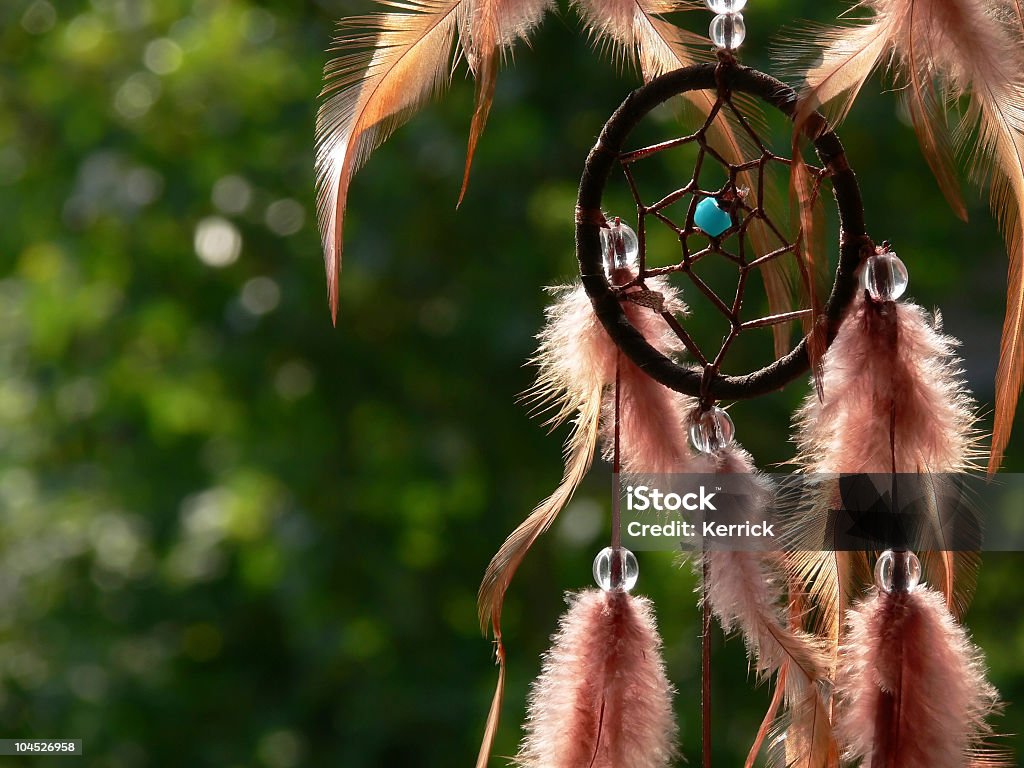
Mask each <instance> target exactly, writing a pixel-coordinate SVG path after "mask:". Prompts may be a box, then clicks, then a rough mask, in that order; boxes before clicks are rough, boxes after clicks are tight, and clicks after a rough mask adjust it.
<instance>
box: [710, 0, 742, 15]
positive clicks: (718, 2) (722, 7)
mask: <svg viewBox="0 0 1024 768" xmlns="http://www.w3.org/2000/svg"><path fill="white" fill-rule="evenodd" d="M705 2H707V4H708V8H710V9H711V12H712V13H739V12H740V11H742V10H743V9H744V8H746V7H747V0H705Z"/></svg>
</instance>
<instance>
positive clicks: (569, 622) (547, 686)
mask: <svg viewBox="0 0 1024 768" xmlns="http://www.w3.org/2000/svg"><path fill="white" fill-rule="evenodd" d="M675 737H676V723H675V716H674V713H673V710H672V688H671V685H670V684H669V681H668V678H667V677H666V674H665V664H664V662H663V661H662V657H661V639H660V638H659V637H658V632H657V627H656V625H655V621H654V613H653V610H652V608H651V603H650V601H649V600H647V599H645V598H641V597H634V596H633V595H630V594H628V593H627V592H625V591H623V590H621V589H617V590H612V591H609V592H602V591H600V590H596V589H589V590H585V591H583V592H581V593H579V594H577V595H573V596H570V598H569V610H568V612H567V613H566V614H565V615H564V616H563V617H562V619H561V621H560V622H559V629H558V632H557V634H556V635H555V636H554V638H553V646H552V648H551V650H550V651H548V653H547V655H546V656H545V659H544V667H543V671H542V672H541V675H540V677H539V678H538V679H537V680H536V681H535V682H534V685H533V688H532V690H531V693H530V705H529V717H528V720H527V723H526V735H525V738H524V739H523V743H522V747H521V748H520V751H519V754H518V755H517V756H516V758H515V764H516V765H518V766H520V768H667V766H669V765H670V764H671V761H672V757H673V756H674V754H675V752H676V748H675Z"/></svg>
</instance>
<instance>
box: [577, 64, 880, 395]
mask: <svg viewBox="0 0 1024 768" xmlns="http://www.w3.org/2000/svg"><path fill="white" fill-rule="evenodd" d="M723 89H724V91H725V92H726V93H730V92H733V91H735V92H741V93H746V94H750V95H752V96H756V97H758V98H759V99H761V100H763V101H765V102H767V103H768V104H770V105H771V106H773V107H774V108H776V109H777V110H779V111H780V112H782V113H783V114H785V115H786V116H787V117H789V118H790V119H792V118H793V112H794V108H795V105H796V100H797V96H796V93H795V92H794V91H793V89H792V88H790V87H789V86H787V85H785V84H784V83H782V82H780V81H778V80H776V79H775V78H773V77H771V76H769V75H766V74H764V73H762V72H758V71H756V70H753V69H750V68H749V67H743V66H740V65H738V64H736V63H735V62H732V61H728V60H723V62H721V63H719V64H700V65H695V66H691V67H686V68H684V69H680V70H676V71H675V72H670V73H668V74H666V75H663V76H661V77H659V78H656V79H655V80H652V81H651V82H650V83H648V84H647V85H645V86H643V87H641V88H638V89H637V90H635V91H633V92H632V93H631V94H629V96H627V97H626V99H625V101H623V102H622V104H621V105H620V106H619V108H618V109H617V110H616V111H615V113H614V114H613V115H612V116H611V118H610V119H609V120H608V122H607V123H605V125H604V129H603V130H602V131H601V135H600V137H599V138H598V140H597V143H596V144H595V145H594V148H593V149H592V150H591V151H590V154H589V156H588V157H587V162H586V165H585V166H584V169H583V177H582V179H581V180H580V189H579V197H578V199H577V208H576V256H577V258H578V260H579V264H580V275H581V276H582V280H583V285H584V287H585V288H586V291H587V294H588V295H589V296H590V299H591V301H592V302H593V305H594V310H595V312H596V314H597V316H598V318H600V320H601V323H602V324H603V325H604V327H605V329H606V330H607V331H608V333H609V335H610V336H611V337H612V339H613V340H614V342H615V344H616V345H617V346H618V347H619V349H620V350H621V351H622V352H623V353H624V354H625V355H626V356H627V357H629V359H630V360H632V361H633V362H634V363H635V364H636V365H637V366H639V367H640V368H641V369H643V370H644V371H645V372H646V373H648V374H649V375H650V376H651V377H653V378H654V379H655V380H656V381H658V382H660V383H661V384H664V385H665V386H667V387H669V388H671V389H674V390H677V391H679V392H683V393H686V394H689V395H693V396H700V397H702V399H704V400H705V401H706V400H709V399H713V400H723V399H725V400H735V399H744V398H750V397H756V396H757V395H761V394H765V393H767V392H771V391H774V390H777V389H780V388H781V387H783V386H785V385H786V384H788V383H789V382H790V381H792V380H793V379H795V378H797V377H798V376H801V375H803V374H804V373H806V372H807V370H808V365H809V363H808V353H807V339H806V338H805V339H803V340H801V341H800V343H799V344H798V345H797V346H796V347H794V348H793V350H792V351H790V352H789V353H788V354H786V355H785V356H783V357H781V358H779V359H777V360H775V361H774V362H773V363H771V364H769V365H767V366H765V367H764V368H761V369H760V370H757V371H753V372H751V373H748V374H745V375H741V376H728V375H725V374H722V373H721V372H719V371H718V370H717V367H715V366H703V367H702V366H686V365H681V364H679V363H677V362H675V361H673V360H672V359H670V358H668V357H666V356H665V355H663V354H662V353H661V352H659V351H658V350H657V349H655V348H654V347H653V346H651V345H650V344H649V343H648V342H647V340H646V339H645V338H644V337H643V335H641V333H640V332H639V331H638V330H637V329H636V328H635V327H634V326H633V325H632V324H631V323H630V321H629V319H628V318H627V317H626V313H625V312H624V311H623V309H622V305H621V295H620V294H619V293H617V292H616V291H615V290H614V289H613V288H612V286H611V285H610V284H609V282H608V277H607V276H606V274H605V270H604V259H603V253H602V247H601V234H600V230H601V227H602V226H603V224H604V216H603V214H602V212H601V198H602V194H603V192H604V188H605V185H606V184H607V182H608V178H609V175H610V173H611V170H612V168H613V166H614V165H615V163H616V161H617V160H618V158H619V156H620V153H621V151H622V147H623V142H624V141H625V139H626V137H627V136H628V135H629V133H630V132H631V131H632V130H633V128H634V127H635V126H636V125H637V124H638V123H639V122H640V120H641V119H642V118H643V117H644V116H645V115H647V113H649V112H650V111H651V110H652V109H654V108H655V107H657V106H658V105H660V104H662V103H663V102H665V101H667V100H668V99H670V98H672V97H673V96H677V95H679V94H681V93H685V92H686V91H692V90H712V91H716V92H719V93H721V92H722V91H723ZM803 133H804V135H805V136H806V137H807V138H808V139H809V140H811V142H812V143H813V145H814V148H815V150H816V151H817V154H818V158H819V159H820V161H821V163H822V165H823V167H824V170H825V171H827V174H828V178H829V180H830V182H831V184H832V189H833V193H834V195H835V199H836V203H837V205H838V208H839V220H840V225H841V234H840V253H839V263H838V266H837V269H836V275H835V281H834V283H833V286H832V292H831V294H830V296H829V298H828V301H827V302H826V304H825V308H824V313H823V316H822V318H821V320H822V322H824V323H825V324H826V329H825V331H826V339H827V342H828V343H831V341H832V339H833V338H834V337H835V334H836V331H837V330H838V328H839V324H840V322H841V320H842V316H843V313H844V310H845V308H846V307H847V305H848V304H849V303H850V301H851V300H852V298H853V297H854V294H855V292H856V282H857V268H858V266H859V265H860V262H861V260H862V259H863V258H864V257H866V255H867V254H869V253H871V252H872V249H873V245H872V243H871V240H870V239H869V238H868V237H867V234H866V233H865V225H864V207H863V203H862V201H861V196H860V190H859V188H858V186H857V179H856V177H855V175H854V173H853V171H852V170H851V169H850V167H849V165H848V164H847V162H846V153H845V152H844V150H843V147H842V144H840V142H839V139H838V138H837V137H836V135H835V133H834V132H833V131H832V130H831V129H830V127H829V126H828V123H827V122H826V120H825V118H824V117H822V116H821V115H820V114H818V113H816V112H815V113H814V114H813V115H812V116H811V117H810V119H808V120H806V121H805V123H804V125H803Z"/></svg>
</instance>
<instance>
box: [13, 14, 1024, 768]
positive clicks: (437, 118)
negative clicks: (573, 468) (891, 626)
mask: <svg viewBox="0 0 1024 768" xmlns="http://www.w3.org/2000/svg"><path fill="white" fill-rule="evenodd" d="M844 7H845V6H843V5H840V4H839V3H834V2H827V3H820V2H817V1H816V0H803V2H792V1H789V0H787V2H782V0H755V2H753V3H752V4H751V7H750V8H749V9H748V13H747V22H748V28H749V38H748V44H747V45H746V46H745V50H744V58H745V60H746V61H747V62H748V63H751V64H754V65H758V66H761V67H770V66H771V65H770V63H769V59H768V52H769V50H770V49H771V46H772V44H773V41H774V40H777V39H778V35H780V33H784V30H785V29H787V28H788V29H792V28H795V27H801V26H805V25H806V22H807V20H809V19H812V18H817V19H819V20H827V19H829V18H834V16H835V15H836V14H837V13H839V12H840V11H841V10H843V8H844ZM368 8H369V6H368V5H365V4H359V5H357V4H351V3H346V2H342V1H341V0H321V1H320V2H311V1H307V2H293V1H285V0H280V1H279V2H265V3H258V2H247V1H246V0H194V1H192V2H188V1H186V0H159V2H158V1H157V0H92V2H84V1H78V0H50V2H47V1H46V0H5V2H3V3H2V4H0V260H2V279H0V606H2V609H0V737H12V738H14V737H19V738H21V737H38V738H56V737H68V738H71V737H74V738H81V739H83V740H84V742H85V749H86V754H87V757H86V758H85V761H84V764H87V765H90V766H110V767H114V766H118V767H124V768H135V767H141V766H180V765H189V766H193V767H194V768H202V767H204V766H218V767H219V768H240V767H242V766H254V767H255V766H265V767H266V768H291V767H292V766H353V767H355V766H405V765H409V766H444V767H447V766H465V765H469V764H471V761H472V760H473V759H474V758H475V754H476V748H477V744H478V739H479V736H480V733H481V730H482V726H483V720H484V717H485V715H486V709H487V706H488V703H489V699H490V695H491V691H492V685H493V682H494V678H495V670H494V667H493V666H492V662H491V646H490V643H489V642H488V641H486V640H484V639H482V638H481V636H480V634H479V631H478V629H477V624H476V611H475V607H474V600H475V592H476V587H477V584H478V582H479V578H480V576H481V574H482V572H483V569H484V567H485V565H486V564H487V561H488V559H489V558H490V556H491V554H492V553H493V552H494V550H495V549H496V548H497V547H498V545H499V544H500V543H501V541H502V540H503V538H504V536H505V535H506V533H507V532H508V531H509V530H511V529H512V528H513V527H514V526H515V525H516V524H517V522H518V521H519V520H520V519H521V518H522V517H523V516H524V515H525V514H526V513H527V512H528V511H529V510H530V509H531V508H532V506H533V505H534V504H535V503H536V501H537V500H539V499H540V498H542V497H543V496H545V495H546V494H547V493H548V492H549V491H550V490H551V489H552V488H553V487H554V485H555V484H556V482H557V480H558V478H559V476H560V470H561V465H560V442H561V440H562V439H563V437H564V431H562V430H559V431H558V432H556V433H555V434H552V435H547V434H545V432H544V430H543V429H542V428H541V427H540V426H539V425H538V423H536V422H535V421H531V420H530V418H529V417H528V415H527V413H526V411H525V409H524V408H523V407H522V406H521V405H518V404H517V403H516V396H517V394H518V393H520V392H522V391H523V390H524V389H526V388H527V387H528V386H529V384H530V382H531V376H532V372H531V371H530V370H529V369H528V368H524V367H523V363H524V361H525V360H526V358H527V357H528V356H529V354H530V353H531V351H532V348H533V339H532V336H533V334H534V333H536V331H537V330H538V328H539V327H540V324H541V321H542V310H543V307H544V304H545V299H546V297H545V295H544V293H543V292H542V290H541V288H542V286H545V285H550V284H553V283H556V282H560V281H564V280H567V279H569V278H570V277H571V276H572V274H573V273H574V257H573V244H572V234H573V227H572V212H573V205H574V200H575V185H576V183H577V181H578V178H579V173H580V170H581V167H582V162H583V159H584V157H585V154H586V151H587V150H588V148H589V147H590V145H591V144H592V143H593V140H594V138H595V136H596V134H597V132H598V130H599V128H600V126H601V124H602V122H603V121H604V119H605V118H606V117H607V115H608V114H610V112H611V111H612V109H613V108H614V107H615V106H616V105H617V104H618V103H619V101H621V99H622V98H623V96H624V95H625V94H626V93H627V92H628V90H629V89H630V88H632V87H634V86H635V85H636V84H637V83H638V80H637V77H636V76H635V74H633V73H631V72H630V71H628V70H627V71H623V70H622V69H621V68H620V67H618V66H617V65H616V64H614V63H610V62H608V61H607V60H604V59H601V58H599V57H598V56H597V55H595V53H594V52H593V51H592V50H591V48H590V45H589V44H588V42H587V40H586V39H585V36H584V35H583V34H582V33H581V30H580V25H579V23H578V21H577V20H576V17H575V15H574V14H573V13H572V12H571V11H569V10H567V9H566V8H564V7H563V8H562V9H560V12H559V14H557V15H553V16H549V17H548V18H547V20H546V22H545V23H544V25H543V27H542V28H541V29H540V31H539V33H538V34H537V35H536V36H535V38H534V42H533V45H532V48H530V49H527V48H525V47H522V46H521V47H520V48H519V49H518V50H517V55H516V60H515V63H514V65H513V66H510V67H507V68H506V70H505V71H504V72H503V73H502V75H501V77H500V79H499V84H498V91H497V96H496V99H495V105H494V109H493V112H492V117H491V123H490V125H489V127H488V130H487V132H486V134H485V136H484V139H483V142H482V144H481V147H480V150H479V152H478V155H477V160H476V165H475V168H474V173H473V178H472V183H471V186H470V190H469V193H468V195H467V197H466V200H465V202H464V204H463V205H462V207H461V209H459V210H458V211H456V210H455V200H456V198H457V194H458V187H459V182H460V179H461V169H462V162H463V153H464V147H465V141H466V135H467V130H468V125H469V118H470V115H471V111H472V103H473V88H472V84H471V82H469V81H468V80H467V79H466V78H465V77H464V76H463V73H462V70H460V71H459V73H458V75H457V76H456V78H455V83H454V85H453V87H452V89H451V90H450V92H449V93H448V95H447V96H446V98H445V99H444V100H443V101H442V102H440V103H438V104H435V105H432V106H430V107H428V108H427V109H425V110H424V111H423V112H422V113H421V114H419V115H418V116H417V117H416V118H415V119H414V120H413V121H412V122H411V123H410V124H409V125H407V126H406V127H405V128H403V129H401V130H399V131H398V132H397V133H396V134H395V136H394V137H393V138H392V140H391V141H390V142H388V144H386V145H385V146H384V147H383V148H382V149H381V150H379V151H378V152H377V153H376V154H375V155H374V156H373V157H372V158H371V160H370V162H369V164H368V166H367V167H366V168H365V169H364V170H363V172H362V173H360V174H359V175H358V176H357V178H356V181H355V183H354V185H353V188H352V193H351V198H350V199H351V205H350V208H349V214H348V219H347V226H346V250H345V268H344V274H343V280H342V289H341V306H342V309H341V316H340V320H339V327H338V328H337V329H332V328H331V325H330V321H329V317H328V312H327V307H326V301H325V289H324V279H323V274H322V262H321V257H320V245H319V238H318V236H317V233H316V226H315V209H314V193H313V173H312V162H313V145H312V144H313V125H314V116H315V111H316V104H317V101H316V95H317V93H318V91H319V88H320V82H321V71H322V67H323V64H324V62H325V60H326V55H325V53H324V51H325V49H326V48H327V47H328V45H329V43H330V37H331V31H332V28H333V25H334V23H335V21H336V19H337V18H339V17H340V16H343V15H348V14H351V13H353V12H365V11H366V10H368ZM709 19H710V14H706V13H694V14H690V15H687V16H685V17H683V18H682V19H681V22H682V23H683V24H684V25H685V26H686V27H688V28H689V29H691V30H693V31H698V32H703V31H704V29H705V25H706V24H707V22H708V21H709ZM841 134H842V137H843V139H844V142H845V144H846V146H847V149H848V152H849V156H850V158H851V161H852V163H853V165H854V167H855V168H856V169H857V171H858V174H859V177H860V179H861V183H862V186H863V189H864V196H865V203H866V207H867V216H868V221H869V225H870V230H871V232H872V233H873V234H874V235H875V237H876V238H877V239H882V238H885V237H888V238H890V239H892V240H894V241H895V242H896V246H897V248H898V250H899V253H900V254H901V256H902V257H903V258H904V260H905V261H906V262H907V264H908V266H909V268H910V271H911V275H912V283H911V293H912V294H913V295H914V296H915V297H916V298H917V299H918V300H919V301H920V302H921V303H923V304H924V305H926V306H929V307H930V306H933V305H941V307H942V309H943V311H944V315H945V318H946V326H947V328H948V330H949V331H950V332H951V333H953V334H955V335H957V336H959V337H960V338H962V339H963V341H964V345H963V348H962V349H963V354H964V357H965V361H966V362H965V366H966V369H967V376H968V378H969V380H970V383H971V386H972V387H973V389H974V391H975V392H976V393H977V395H978V398H979V400H980V401H981V403H983V404H984V405H983V410H984V415H985V416H986V417H988V416H990V412H991V407H990V403H991V401H992V379H993V374H994V369H995V363H996V354H997V348H998V335H999V329H1000V323H1001V317H1002V312H1003V305H1004V286H1005V263H1006V260H1005V256H1004V254H1003V253H1002V245H1001V241H1000V238H999V235H998V231H997V227H996V225H995V223H994V221H993V219H992V217H991V216H990V215H989V213H988V211H987V207H986V204H985V201H984V199H983V197H981V196H979V194H978V193H976V192H975V191H973V190H969V191H968V196H969V202H970V209H971V214H972V220H971V223H970V224H969V225H965V224H963V223H961V222H959V221H958V220H956V219H955V218H954V217H953V216H952V215H951V214H950V213H949V211H948V209H947V207H946V206H945V204H944V203H943V201H942V199H941V197H940V196H939V194H938V191H937V189H936V186H935V184H934V183H933V182H932V181H931V178H930V175H929V173H928V170H927V167H926V166H925V164H924V163H923V161H922V159H921V156H920V153H919V151H918V149H917V145H916V142H915V139H914V136H913V132H912V130H911V129H910V128H909V127H908V120H907V119H906V116H905V115H904V114H903V113H902V112H901V110H900V108H899V106H898V100H897V98H896V97H895V95H894V94H892V93H886V94H882V93H881V84H880V83H878V82H875V83H873V84H872V86H871V87H870V88H868V89H867V90H866V92H865V93H864V94H863V96H862V97H861V99H860V100H859V102H858V105H857V107H856V109H855V110H854V111H853V113H852V115H851V117H850V118H849V119H848V121H847V123H846V124H845V125H844V126H843V130H842V132H841ZM694 322H696V323H698V324H699V323H700V322H701V321H700V319H699V318H698V319H696V320H695V321H694ZM805 392H806V388H805V386H804V385H803V384H795V385H793V386H791V387H790V388H788V389H787V390H786V391H785V392H783V393H781V394H779V395H777V396H772V397H770V398H767V399H765V400H762V401H759V402H758V403H756V404H747V403H739V404H737V405H736V406H735V407H734V408H733V410H732V413H733V416H734V418H735V421H736V423H737V425H738V429H739V437H740V439H741V440H742V441H743V442H744V443H745V445H746V446H747V447H748V448H749V449H750V450H751V451H752V452H753V454H754V455H755V457H756V458H757V460H758V462H759V463H760V464H761V465H762V466H769V465H772V464H775V463H778V462H783V461H785V460H786V459H787V457H789V456H790V455H791V454H792V446H791V445H790V443H789V442H788V421H789V414H790V413H791V412H792V410H793V408H794V407H795V406H796V405H797V404H798V403H799V401H800V399H801V398H802V397H803V395H804V393H805ZM1022 458H1024V428H1022V425H1021V424H1020V420H1018V429H1017V434H1016V435H1015V441H1014V444H1013V446H1012V448H1011V451H1010V453H1009V454H1008V459H1007V462H1006V466H1007V467H1008V468H1011V469H1017V470H1018V471H1019V469H1020V468H1021V466H1022ZM608 489H609V475H608V471H607V468H604V467H598V468H597V469H595V471H594V472H593V473H592V477H591V478H590V479H589V480H588V482H587V483H586V484H585V486H584V487H583V489H582V490H581V492H580V493H579V494H578V496H577V499H576V501H575V502H574V503H573V504H572V506H571V507H570V508H569V509H568V510H567V511H566V512H565V514H564V516H563V519H562V520H561V521H560V522H559V523H558V524H557V525H556V527H555V528H554V529H553V531H552V532H551V533H550V534H549V535H548V536H546V537H545V538H543V539H542V540H541V542H540V543H539V544H538V545H537V546H536V547H535V549H534V551H533V552H532V553H531V555H530V557H529V558H528V560H527V562H526V564H525V566H524V567H523V568H522V570H521V572H520V575H519V578H518V579H517V580H516V582H515V584H514V586H513V588H512V590H511V592H510V595H509V600H508V604H507V608H506V612H505V615H506V624H505V627H506V639H507V642H508V650H509V655H510V670H509V686H508V695H507V700H506V706H505V709H504V721H503V725H502V728H501V732H500V736H499V739H498V744H497V753H498V754H504V755H508V754H511V753H512V752H514V750H515V744H516V741H517V739H518V728H519V723H520V720H521V713H522V710H523V700H524V696H525V693H526V690H527V686H528V684H529V681H530V680H531V679H532V677H533V676H534V675H535V674H536V672H537V670H538V666H539V661H538V656H539V654H540V653H541V651H542V650H543V649H544V647H545V646H546V644H547V636H548V635H549V633H550V632H551V631H552V629H553V627H554V623H555V621H556V619H557V616H558V615H559V613H560V611H561V608H562V593H563V592H564V591H565V590H568V589H574V588H578V587H581V586H586V585H587V584H588V583H589V582H590V561H591V558H592V557H593V554H594V553H595V551H596V550H597V549H599V548H600V547H601V546H603V543H602V542H603V541H604V538H605V536H606V532H605V529H606V527H607V522H606V521H607V516H606V511H607V508H608ZM1022 506H1024V504H1022ZM1022 564H1024V563H1022V560H1021V556H1020V555H1013V554H1010V555H999V556H996V555H990V556H987V558H986V561H985V564H984V567H983V570H982V575H981V579H980V583H979V588H978V594H977V598H976V600H975V603H974V606H973V608H972V610H971V612H970V614H969V615H968V617H967V621H968V624H969V625H970V627H971V629H972V631H973V632H974V634H975V637H976V638H977V639H978V641H979V642H980V644H981V645H982V646H983V647H984V649H985V651H986V653H987V656H988V659H989V663H990V665H991V668H992V678H993V680H994V682H995V683H996V684H997V685H998V686H999V687H1000V688H1001V690H1002V692H1003V694H1004V696H1005V697H1006V698H1007V699H1008V700H1009V701H1010V705H1009V707H1008V709H1007V712H1006V714H1005V716H1004V717H1003V718H1002V719H1001V720H1000V721H999V722H998V724H997V727H998V729H999V730H1001V731H1003V732H1009V733H1013V732H1021V731H1022V729H1024V707H1019V706H1017V705H1016V702H1022V703H1024V660H1022V658H1021V656H1022V653H1021V652H1022V651H1024V621H1022V616H1021V612H1020V607H1019V606H1020V604H1021V599H1022V598H1024V579H1022V578H1021V573H1022V570H1021V567H1022ZM641 570H642V576H641V587H642V590H643V591H644V592H646V593H647V594H650V595H651V596H652V597H654V598H655V600H656V603H657V607H658V612H659V619H660V624H661V628H662V632H663V635H664V638H665V643H666V655H667V661H668V665H669V671H670V675H671V677H672V679H673V680H674V681H675V682H676V685H677V686H678V689H679V696H678V709H679V717H680V721H681V723H682V736H683V751H684V754H685V755H686V757H687V758H688V760H689V762H690V763H691V764H693V763H694V762H695V761H696V760H697V759H698V757H697V756H698V755H699V738H698V730H697V723H698V719H699V710H698V694H697V686H698V680H699V674H698V665H697V657H698V651H699V649H698V642H697V633H698V618H699V617H698V613H697V609H696V607H695V599H694V595H693V592H692V590H693V579H692V577H691V576H690V574H689V572H688V571H686V570H682V571H680V570H679V569H678V568H677V567H676V566H675V565H674V564H673V563H672V562H671V559H670V557H669V556H668V555H667V554H665V555H659V554H657V553H648V554H645V555H644V556H643V557H642V559H641ZM719 645H720V648H716V665H715V681H714V686H715V691H714V697H715V702H716V705H717V709H716V720H715V737H716V740H715V757H716V760H717V761H718V763H717V764H719V765H738V764H740V763H741V761H742V758H743V756H745V754H746V750H747V746H748V744H749V741H750V739H751V737H752V735H753V733H754V731H755V730H756V726H757V723H758V722H759V720H760V717H761V715H762V714H763V711H764V708H765V706H766V704H767V692H766V691H765V690H764V689H757V690H754V687H753V685H752V683H751V682H750V681H749V680H748V679H747V676H746V664H745V661H744V659H743V651H742V647H741V645H742V644H741V643H740V642H739V641H737V640H733V641H731V642H728V643H727V644H725V645H721V643H720V644H719ZM1009 741H1010V743H1012V742H1013V739H1010V740H1009ZM3 764H4V765H8V764H10V765H49V764H56V761H55V760H49V761H48V760H47V759H45V758H32V759H30V760H25V761H23V762H19V761H18V760H16V759H14V758H7V759H5V762H4V763H3ZM495 764H499V761H498V760H497V759H495Z"/></svg>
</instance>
